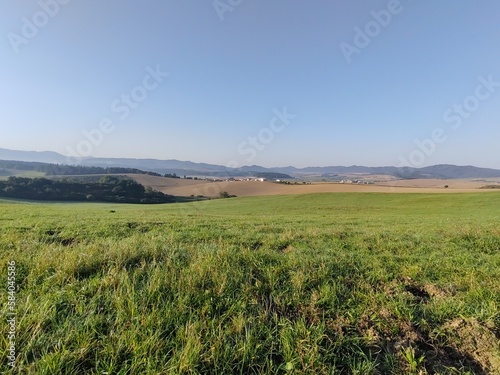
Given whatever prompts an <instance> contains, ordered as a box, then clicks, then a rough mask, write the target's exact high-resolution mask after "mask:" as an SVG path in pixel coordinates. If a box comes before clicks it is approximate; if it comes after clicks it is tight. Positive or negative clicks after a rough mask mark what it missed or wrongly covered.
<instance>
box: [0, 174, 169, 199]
mask: <svg viewBox="0 0 500 375" xmlns="http://www.w3.org/2000/svg"><path fill="white" fill-rule="evenodd" d="M0 197H6V198H18V199H32V200H45V201H72V202H116V203H171V202H175V198H174V197H173V196H171V195H166V194H164V193H161V192H159V191H155V190H152V189H151V188H145V187H144V186H142V185H141V184H139V183H137V182H135V181H133V180H131V179H129V178H126V177H116V176H104V177H102V178H101V179H100V180H99V182H77V181H74V180H49V179H46V178H24V177H9V178H8V179H7V180H5V181H0Z"/></svg>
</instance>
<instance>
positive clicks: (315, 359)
mask: <svg viewBox="0 0 500 375" xmlns="http://www.w3.org/2000/svg"><path fill="white" fill-rule="evenodd" d="M2 202H3V203H2ZM2 202H0V228H1V233H0V261H1V268H0V272H1V274H0V284H1V285H6V276H7V262H8V261H9V260H15V261H16V264H17V286H18V291H17V299H18V301H17V302H18V304H17V307H16V308H17V314H18V315H17V317H18V322H17V345H18V353H17V355H18V357H17V363H16V365H17V367H16V371H17V373H28V374H44V373H46V374H84V373H93V374H102V373H106V372H107V373H109V374H181V373H186V374H187V373H193V374H197V373H200V374H204V373H213V374H232V373H238V374H248V373H255V374H288V373H294V374H330V373H345V374H350V373H352V374H354V373H356V374H375V373H380V374H386V373H411V372H415V373H418V372H422V373H425V372H429V373H433V372H435V371H439V372H440V373H443V374H445V373H450V374H452V373H466V372H467V371H468V372H469V373H474V372H478V371H479V370H480V369H483V370H485V371H486V370H488V369H487V368H486V367H484V366H485V365H484V363H486V362H485V361H486V360H485V361H484V362H481V358H476V357H474V355H475V354H474V353H469V352H467V348H464V347H461V346H460V345H461V344H460V342H458V341H457V340H458V339H457V337H456V336H455V335H454V334H453V332H452V331H450V330H449V329H448V328H447V327H448V325H449V324H450V322H454V321H456V320H457V319H464V321H466V322H477V326H480V327H484V329H485V330H488V332H493V333H494V332H496V333H497V334H498V331H499V329H500V314H499V307H500V292H499V291H500V214H499V211H498V207H500V195H499V194H496V193H488V194H454V195H423V194H415V195H413V194H390V195H389V194H354V193H353V194H317V195H305V196H286V197H252V198H236V199H234V198H233V199H225V200H218V201H205V202H194V203H185V204H169V205H157V206H143V205H141V206H136V205H114V204H43V203H23V202H12V201H2ZM112 211H114V212H112ZM5 295H6V294H5V290H2V298H3V301H4V300H5V298H6V297H5ZM474 324H476V323H474ZM471 326H473V327H476V326H475V325H472V323H471ZM484 334H485V335H486V333H484ZM485 337H489V336H485ZM493 337H495V336H494V334H493ZM462 341H463V340H462ZM6 345H7V342H6V341H5V337H4V338H2V339H1V340H0V346H1V349H2V351H3V348H4V347H5V346H6ZM448 348H453V350H455V351H456V353H458V354H457V355H458V356H460V355H461V356H462V359H463V360H462V363H461V364H460V365H459V362H460V361H458V360H455V362H453V360H452V357H453V356H452V354H453V353H451V351H450V350H451V349H448ZM488 348H489V349H488ZM488 348H486V349H483V351H484V353H483V354H484V356H486V357H487V358H490V357H488V356H495V355H499V354H500V353H499V352H498V349H497V351H496V352H495V349H494V347H493V348H490V347H488ZM488 350H489V351H488ZM440 356H441V357H443V356H444V357H443V358H444V359H443V360H442V361H440V359H439V358H440ZM492 358H493V357H492ZM445 360H449V361H451V362H449V361H448V362H446V361H445ZM1 366H2V367H1V370H2V371H7V370H8V368H7V366H6V363H5V362H2V365H1ZM447 368H448V369H447ZM453 368H454V369H455V370H453ZM454 371H455V372H454ZM457 371H458V372H457Z"/></svg>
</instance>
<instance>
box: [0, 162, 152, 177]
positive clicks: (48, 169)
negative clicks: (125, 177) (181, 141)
mask: <svg viewBox="0 0 500 375" xmlns="http://www.w3.org/2000/svg"><path fill="white" fill-rule="evenodd" d="M0 169H4V170H5V169H14V170H19V171H36V172H43V173H45V174H46V175H47V176H68V175H85V174H120V173H124V174H125V173H134V174H147V175H151V176H158V177H161V176H162V175H161V174H159V173H155V172H145V171H143V170H140V169H136V168H121V167H107V168H103V167H90V166H86V165H63V164H50V163H38V162H27V161H12V160H0Z"/></svg>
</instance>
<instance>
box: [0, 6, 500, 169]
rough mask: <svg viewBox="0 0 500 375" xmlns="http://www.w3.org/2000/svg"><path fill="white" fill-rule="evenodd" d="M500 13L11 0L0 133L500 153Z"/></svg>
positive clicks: (333, 153)
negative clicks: (153, 74) (279, 115)
mask: <svg viewBox="0 0 500 375" xmlns="http://www.w3.org/2000/svg"><path fill="white" fill-rule="evenodd" d="M499 15H500V2H498V1H496V0H483V1H472V0H471V1H464V0H442V1H436V2H431V1H426V2H424V1H417V0H413V1H411V0H401V1H397V0H390V1H378V0H377V1H347V0H345V1H340V0H317V1H314V2H306V1H299V0H275V1H269V0H252V1H250V0H243V1H238V0H220V1H215V2H214V1H211V0H210V1H196V2H195V1H181V0H177V1H168V0H167V1H147V0H145V1H141V2H138V1H130V0H121V1H117V0H108V1H105V2H103V1H96V0H86V1H78V0H71V1H69V0H41V1H39V2H37V1H30V2H27V1H23V2H20V1H15V0H6V1H3V2H2V4H1V5H0V28H1V29H0V32H1V35H2V38H1V39H0V85H1V86H0V87H1V90H0V99H1V102H0V124H1V129H2V132H1V138H0V147H2V148H10V149H21V150H52V151H57V152H60V153H62V154H68V153H70V152H73V153H75V155H79V156H87V154H91V155H93V156H103V157H135V158H158V159H180V160H191V161H196V162H208V163H216V164H224V165H227V164H232V165H245V164H246V165H249V164H259V165H263V166H286V165H294V166H298V167H305V166H325V165H353V164H358V165H368V166H379V165H402V164H407V165H412V166H424V165H432V164H439V163H452V164H461V165H465V164H472V165H478V166H484V167H493V168H500V158H499V153H498V144H499V139H500V64H499V62H500V48H498V42H499V41H500V23H499V22H498V16H499ZM346 51H347V52H346ZM353 51H355V52H353ZM151 71H157V73H156V75H158V74H160V77H159V79H157V80H155V79H154V76H151ZM158 72H161V73H158ZM166 73H168V77H164V76H166ZM163 75H164V76H163ZM485 82H486V84H485ZM146 86H147V87H146ZM127 95H128V96H129V99H128V101H127ZM124 106H125V108H124ZM125 109H126V110H125ZM276 113H282V114H283V113H287V114H288V115H286V116H285V122H283V121H281V120H280V119H279V118H275V117H276ZM282 117H283V116H282ZM103 121H104V123H105V125H102V123H103ZM271 124H274V126H272V125H271ZM100 126H101V128H100ZM103 129H104V130H105V131H104V130H103ZM98 133H99V134H98ZM89 134H90V136H89ZM92 137H93V138H92Z"/></svg>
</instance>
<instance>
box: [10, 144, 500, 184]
mask: <svg viewBox="0 0 500 375" xmlns="http://www.w3.org/2000/svg"><path fill="white" fill-rule="evenodd" d="M0 160H17V161H28V162H42V163H55V164H79V165H85V166H95V167H122V168H136V169H141V170H144V171H151V172H156V173H161V174H165V173H176V174H177V175H179V176H182V175H189V176H218V177H220V176H228V177H231V176H247V175H254V174H257V173H284V174H288V175H290V176H293V177H297V178H301V177H307V176H315V177H324V178H329V179H332V178H335V177H341V176H346V175H353V174H365V175H389V176H393V177H396V178H403V179H414V178H450V179H460V178H496V177H500V170H498V169H490V168H479V167H474V166H470V165H468V166H457V165H449V164H440V165H433V166H429V167H423V168H412V167H402V168H398V167H390V166H389V167H364V166H356V165H354V166H350V167H343V166H328V167H307V168H295V167H292V166H290V167H278V168H265V167H261V166H258V165H251V166H244V167H241V168H227V167H225V166H223V165H216V164H207V163H194V162H191V161H180V160H158V159H132V158H85V159H82V160H81V161H79V162H78V163H72V162H71V160H68V158H67V157H66V156H64V155H61V154H59V153H57V152H52V151H43V152H38V151H18V150H8V149H3V148H0Z"/></svg>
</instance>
